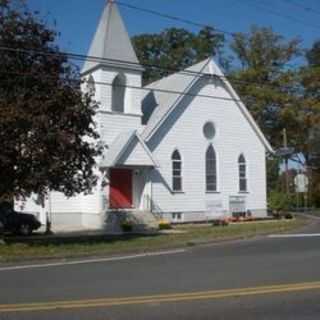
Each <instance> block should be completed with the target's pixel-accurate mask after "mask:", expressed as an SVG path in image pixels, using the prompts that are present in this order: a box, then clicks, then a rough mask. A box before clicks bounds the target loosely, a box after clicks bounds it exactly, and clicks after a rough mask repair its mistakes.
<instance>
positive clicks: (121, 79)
mask: <svg viewBox="0 0 320 320" xmlns="http://www.w3.org/2000/svg"><path fill="white" fill-rule="evenodd" d="M116 81H119V82H120V83H121V86H118V87H116V86H115V85H114V83H115V82H116ZM126 84H127V77H126V75H125V74H124V73H118V74H117V75H116V76H115V77H114V78H113V80H112V85H111V112H112V113H114V114H125V112H126V108H125V104H126V94H127V90H126ZM115 88H117V89H119V90H120V89H122V94H121V107H122V108H121V111H119V110H118V109H117V110H116V109H115V108H114V107H115V106H116V104H115V91H116V90H115Z"/></svg>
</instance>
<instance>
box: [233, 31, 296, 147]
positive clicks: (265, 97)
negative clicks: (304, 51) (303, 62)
mask: <svg viewBox="0 0 320 320" xmlns="http://www.w3.org/2000/svg"><path fill="white" fill-rule="evenodd" d="M299 45H300V41H299V39H292V40H290V41H286V40H285V39H284V38H283V37H282V36H281V35H279V34H276V33H275V32H274V31H273V30H272V29H271V28H264V27H263V28H259V27H257V26H253V27H252V28H251V31H250V33H248V34H242V33H238V34H236V36H235V37H234V39H233V42H232V43H231V49H232V51H233V53H234V55H235V58H236V62H237V64H236V65H235V67H234V68H233V71H232V73H231V74H230V78H231V81H232V83H233V85H234V86H235V88H236V90H237V92H238V93H239V94H240V96H241V98H242V100H243V101H244V103H245V104H246V106H247V107H248V109H249V110H250V112H251V113H252V115H253V117H254V118H255V120H256V121H257V122H258V124H259V126H260V127H261V128H262V130H263V132H264V133H265V135H266V136H267V138H268V139H269V141H270V142H271V144H272V145H273V146H274V147H275V148H277V147H279V146H280V145H281V144H282V136H281V130H282V129H283V128H286V129H287V132H288V135H289V137H290V138H291V140H290V142H291V143H293V144H294V145H297V144H298V142H297V141H295V138H297V137H298V135H297V134H296V131H297V128H299V126H298V122H299V120H300V116H301V115H300V114H299V110H300V106H301V101H300V99H299V90H300V82H299V77H298V75H297V72H296V70H291V69H290V68H289V67H288V63H290V61H291V60H293V59H294V58H296V57H298V56H299V55H300V54H301V50H300V46H299ZM299 142H301V141H300V140H299Z"/></svg>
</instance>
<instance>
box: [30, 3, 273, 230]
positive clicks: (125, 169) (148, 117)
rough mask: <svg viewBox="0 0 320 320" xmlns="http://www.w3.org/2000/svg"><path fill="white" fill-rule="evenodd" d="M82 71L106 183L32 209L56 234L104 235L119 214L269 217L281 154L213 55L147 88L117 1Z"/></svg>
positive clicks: (188, 218)
mask: <svg viewBox="0 0 320 320" xmlns="http://www.w3.org/2000/svg"><path fill="white" fill-rule="evenodd" d="M88 57H98V58H99V59H92V58H88V60H87V61H86V62H85V63H84V66H83V69H82V77H83V79H84V80H85V83H84V86H83V90H91V92H92V93H93V94H94V98H95V100H96V101H97V102H99V109H98V111H97V114H96V116H95V120H96V124H97V130H98V131H99V134H100V139H101V142H102V143H103V145H104V153H103V155H102V156H101V157H99V158H98V159H97V161H96V164H97V170H96V172H97V174H98V175H99V183H98V185H97V186H96V187H95V188H94V190H93V191H92V192H91V193H90V194H80V195H77V196H76V197H73V198H66V197H65V196H64V195H62V194H59V193H56V192H52V193H51V194H50V196H49V197H48V199H47V201H46V205H45V207H44V208H41V207H39V206H38V205H36V203H35V201H34V199H32V198H31V199H29V200H28V201H27V202H26V204H25V207H24V211H26V212H31V213H34V214H37V215H38V216H39V218H40V219H41V221H42V223H45V222H46V219H47V217H48V215H49V217H50V219H51V220H52V224H53V227H54V229H55V230H81V229H104V228H106V227H108V224H110V223H111V222H110V221H112V219H111V218H110V217H111V215H112V214H113V215H114V214H115V213H119V214H120V213H123V212H130V214H131V215H132V216H135V215H137V216H140V217H141V216H144V217H146V216H148V215H150V216H157V217H163V218H164V219H166V220H169V221H172V222H176V223H182V222H195V221H207V220H212V219H215V218H218V217H227V216H231V215H232V214H234V213H237V212H250V214H252V216H257V217H263V216H266V214H267V213H266V212H267V210H266V207H267V204H266V154H267V153H268V152H273V151H272V148H271V146H270V144H269V143H268V141H267V140H266V138H265V137H264V135H263V133H262V132H261V130H260V129H259V127H258V126H257V124H256V123H255V121H254V119H253V118H252V116H251V115H250V113H249V112H248V110H247V109H246V107H245V105H244V104H243V103H242V102H241V99H240V98H239V96H238V95H237V93H236V92H235V91H234V89H233V88H232V86H231V85H230V83H229V82H228V80H227V78H226V77H225V76H224V74H223V72H222V71H221V69H220V68H219V67H218V65H217V64H216V63H215V62H214V60H213V59H212V58H208V59H206V60H204V61H201V62H199V63H197V64H195V65H193V66H190V67H189V68H188V69H186V70H184V71H181V72H177V73H174V74H172V75H170V76H168V77H166V78H163V79H161V80H159V81H156V82H154V83H151V84H148V85H147V86H145V87H144V86H142V75H143V72H144V67H143V66H142V65H140V63H139V60H138V58H137V56H136V53H135V51H134V48H133V46H132V44H131V41H130V37H129V35H128V32H127V30H126V27H125V25H124V22H123V20H122V18H121V15H120V12H119V8H118V6H117V4H116V2H113V1H109V2H108V3H107V4H106V6H105V8H104V11H103V13H102V16H101V20H100V22H99V25H98V28H97V31H96V33H95V36H94V38H93V41H92V44H91V47H90V50H89V53H88Z"/></svg>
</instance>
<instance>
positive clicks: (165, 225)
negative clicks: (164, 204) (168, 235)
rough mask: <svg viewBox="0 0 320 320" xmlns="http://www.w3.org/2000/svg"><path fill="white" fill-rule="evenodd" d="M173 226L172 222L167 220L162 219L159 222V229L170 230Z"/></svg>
mask: <svg viewBox="0 0 320 320" xmlns="http://www.w3.org/2000/svg"><path fill="white" fill-rule="evenodd" d="M171 228H172V226H171V223H170V222H169V221H166V220H161V221H160V222H159V230H170V229H171Z"/></svg>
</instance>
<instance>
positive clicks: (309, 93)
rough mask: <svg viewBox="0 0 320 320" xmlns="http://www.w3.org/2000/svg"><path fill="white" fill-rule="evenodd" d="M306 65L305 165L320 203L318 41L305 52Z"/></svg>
mask: <svg viewBox="0 0 320 320" xmlns="http://www.w3.org/2000/svg"><path fill="white" fill-rule="evenodd" d="M306 58H307V62H308V64H307V66H305V67H304V68H302V69H301V82H302V85H303V88H304V99H305V109H306V114H307V115H308V117H309V119H310V120H309V128H308V133H309V136H308V143H307V145H306V155H305V158H306V165H307V168H308V173H309V177H310V178H311V196H312V199H313V202H314V204H316V205H317V206H319V205H320V192H319V191H320V129H319V128H320V41H319V40H318V41H316V42H315V43H314V44H313V46H312V48H311V49H309V50H307V52H306Z"/></svg>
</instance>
